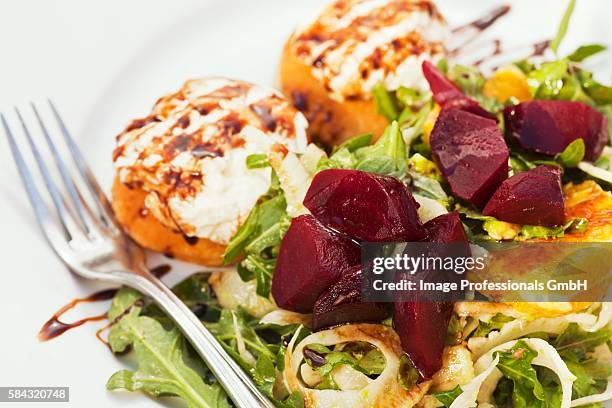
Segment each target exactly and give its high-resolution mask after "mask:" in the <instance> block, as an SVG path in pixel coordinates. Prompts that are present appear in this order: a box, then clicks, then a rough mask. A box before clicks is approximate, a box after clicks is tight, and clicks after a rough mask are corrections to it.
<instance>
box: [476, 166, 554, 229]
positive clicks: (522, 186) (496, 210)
mask: <svg viewBox="0 0 612 408" xmlns="http://www.w3.org/2000/svg"><path fill="white" fill-rule="evenodd" d="M482 214H483V215H489V216H491V217H495V218H497V219H498V220H502V221H506V222H512V223H515V224H527V225H543V226H547V227H552V226H555V225H560V224H563V222H564V220H565V214H564V206H563V191H562V190H561V169H560V168H559V167H556V166H539V167H536V168H535V169H532V170H529V171H524V172H521V173H518V174H516V175H514V176H512V177H510V178H509V179H508V180H506V181H504V182H503V183H502V184H501V186H499V188H498V189H497V191H496V192H495V193H494V194H493V197H491V199H490V200H489V202H488V203H487V205H486V206H485V208H484V210H483V211H482Z"/></svg>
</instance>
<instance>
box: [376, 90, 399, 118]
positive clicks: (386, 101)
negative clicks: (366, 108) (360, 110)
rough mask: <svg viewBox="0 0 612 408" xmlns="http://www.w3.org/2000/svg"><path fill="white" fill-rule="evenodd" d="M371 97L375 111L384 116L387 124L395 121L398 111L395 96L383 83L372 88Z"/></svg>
mask: <svg viewBox="0 0 612 408" xmlns="http://www.w3.org/2000/svg"><path fill="white" fill-rule="evenodd" d="M372 96H373V97H374V104H375V105H376V111H377V112H378V113H379V114H380V115H382V116H384V117H385V118H386V119H387V120H388V121H389V122H391V121H392V120H395V119H397V117H398V115H399V110H398V108H397V101H396V99H395V95H394V94H393V93H391V92H389V91H387V88H386V87H385V84H384V83H383V82H379V83H377V84H376V85H374V87H373V88H372Z"/></svg>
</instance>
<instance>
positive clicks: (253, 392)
mask: <svg viewBox="0 0 612 408" xmlns="http://www.w3.org/2000/svg"><path fill="white" fill-rule="evenodd" d="M147 275H148V276H147ZM135 278H136V279H135ZM122 280H124V281H125V282H124V283H125V284H126V285H127V286H131V287H133V288H134V289H137V290H139V291H140V292H142V293H144V294H145V295H147V296H149V297H150V298H151V299H153V301H155V303H157V304H158V306H159V307H161V308H162V309H163V311H164V312H166V314H167V315H168V316H169V317H170V318H171V319H172V320H173V321H174V323H176V325H177V326H178V328H179V330H180V331H181V332H182V333H183V334H184V335H185V337H186V338H187V339H188V340H189V342H190V343H191V345H192V346H193V348H195V350H196V351H197V352H198V354H199V355H200V357H202V359H203V360H204V362H205V363H206V365H207V366H208V368H210V370H211V371H212V373H213V374H214V375H215V378H216V379H217V380H218V381H219V383H221V385H222V386H223V388H224V389H225V391H226V392H227V394H228V395H229V397H230V398H231V400H232V401H233V402H234V403H235V404H236V405H237V406H238V407H241V408H242V407H245V408H261V407H265V408H273V407H274V404H272V403H271V402H270V400H269V399H268V398H266V396H265V395H264V394H262V392H261V391H259V389H258V388H257V387H256V386H255V384H254V383H253V381H252V380H251V378H250V377H249V376H248V375H247V374H246V373H245V372H244V371H243V370H242V369H241V368H240V366H239V365H238V364H237V363H236V361H234V360H233V359H232V358H231V357H230V356H229V354H227V352H226V351H225V350H224V349H223V347H222V346H221V345H220V344H219V342H218V341H217V339H216V338H215V337H214V336H213V335H212V333H211V332H210V331H209V330H208V329H207V328H206V327H205V326H204V325H203V324H202V322H201V321H200V319H198V317H197V316H196V315H195V314H194V313H193V312H192V311H191V310H190V309H189V308H188V307H187V306H186V305H185V304H184V303H183V302H182V301H181V300H180V299H179V298H178V297H177V296H176V295H175V294H174V293H173V292H172V291H171V290H170V289H169V288H168V287H167V286H166V285H165V284H164V283H163V282H161V281H160V280H159V279H157V278H156V277H154V276H153V275H151V274H150V273H146V275H145V276H142V275H135V274H131V273H130V274H125V276H124V279H122Z"/></svg>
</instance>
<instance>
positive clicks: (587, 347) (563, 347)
mask: <svg viewBox="0 0 612 408" xmlns="http://www.w3.org/2000/svg"><path fill="white" fill-rule="evenodd" d="M611 335H612V331H610V330H609V329H607V328H604V329H601V330H598V331H596V332H593V333H591V332H587V331H584V330H582V329H580V326H578V325H577V324H576V323H570V324H569V325H568V326H567V328H566V329H565V331H563V333H561V334H560V335H559V336H557V338H556V339H555V343H554V344H553V346H554V347H555V348H556V349H557V351H558V352H559V354H560V355H561V356H562V357H563V356H564V355H565V353H571V354H573V355H575V356H577V357H578V358H579V359H580V360H584V359H586V357H587V353H590V352H592V351H593V350H595V347H597V346H600V345H602V344H606V343H607V342H608V341H609V340H610V338H611Z"/></svg>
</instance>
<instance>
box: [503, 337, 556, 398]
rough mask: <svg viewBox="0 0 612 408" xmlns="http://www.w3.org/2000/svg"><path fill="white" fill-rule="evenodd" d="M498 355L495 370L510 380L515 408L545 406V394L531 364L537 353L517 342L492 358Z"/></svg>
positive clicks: (522, 342) (520, 341)
mask: <svg viewBox="0 0 612 408" xmlns="http://www.w3.org/2000/svg"><path fill="white" fill-rule="evenodd" d="M496 355H499V363H498V365H497V368H498V369H499V370H500V371H501V372H502V374H504V376H505V377H506V378H509V379H510V380H512V382H513V384H514V388H513V391H512V402H513V406H514V407H515V408H527V407H535V406H546V405H544V404H543V403H544V402H545V401H546V393H545V391H544V388H543V387H542V384H541V383H540V381H539V380H538V375H537V372H536V370H535V369H534V368H533V367H532V365H531V362H532V361H533V359H534V358H535V357H536V356H537V352H535V351H533V350H531V349H530V348H529V346H527V344H526V343H525V342H524V341H522V340H519V341H517V342H516V344H515V345H514V346H513V347H512V348H511V349H509V350H508V351H496V352H495V353H493V357H494V358H495V356H496Z"/></svg>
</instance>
